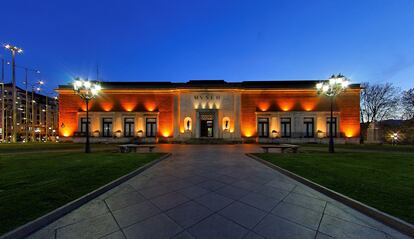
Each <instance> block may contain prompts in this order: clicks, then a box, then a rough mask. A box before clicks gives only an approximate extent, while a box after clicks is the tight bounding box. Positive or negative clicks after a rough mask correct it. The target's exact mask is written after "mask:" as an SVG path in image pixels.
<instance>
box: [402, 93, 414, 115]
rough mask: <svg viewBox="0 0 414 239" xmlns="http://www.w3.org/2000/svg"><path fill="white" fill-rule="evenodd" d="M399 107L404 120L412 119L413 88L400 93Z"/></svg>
mask: <svg viewBox="0 0 414 239" xmlns="http://www.w3.org/2000/svg"><path fill="white" fill-rule="evenodd" d="M401 106H402V108H403V116H404V118H406V119H413V118H414V88H411V89H409V90H407V91H404V92H403V93H402V97H401Z"/></svg>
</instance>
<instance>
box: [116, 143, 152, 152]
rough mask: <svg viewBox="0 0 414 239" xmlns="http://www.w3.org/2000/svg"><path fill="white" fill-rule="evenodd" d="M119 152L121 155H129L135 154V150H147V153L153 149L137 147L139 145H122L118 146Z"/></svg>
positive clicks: (146, 146) (148, 146)
mask: <svg viewBox="0 0 414 239" xmlns="http://www.w3.org/2000/svg"><path fill="white" fill-rule="evenodd" d="M118 147H119V151H120V152H121V153H129V152H131V151H134V152H135V153H136V152H137V149H146V148H147V149H148V151H149V152H152V151H153V150H154V148H155V146H154V145H139V144H123V145H118Z"/></svg>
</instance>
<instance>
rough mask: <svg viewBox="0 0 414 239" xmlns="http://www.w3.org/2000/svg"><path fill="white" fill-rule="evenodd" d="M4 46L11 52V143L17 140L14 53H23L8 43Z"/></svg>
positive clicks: (20, 49)
mask: <svg viewBox="0 0 414 239" xmlns="http://www.w3.org/2000/svg"><path fill="white" fill-rule="evenodd" d="M4 48H6V49H7V50H9V51H10V52H11V54H12V83H13V118H12V121H13V122H12V125H13V126H12V127H13V129H12V138H11V141H12V142H13V143H15V142H16V141H17V127H16V126H17V124H16V121H17V110H16V95H17V91H16V63H15V58H16V53H23V49H22V48H19V47H16V46H13V45H10V44H6V45H4Z"/></svg>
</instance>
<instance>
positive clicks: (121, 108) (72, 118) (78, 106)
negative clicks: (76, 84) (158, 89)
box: [59, 91, 174, 136]
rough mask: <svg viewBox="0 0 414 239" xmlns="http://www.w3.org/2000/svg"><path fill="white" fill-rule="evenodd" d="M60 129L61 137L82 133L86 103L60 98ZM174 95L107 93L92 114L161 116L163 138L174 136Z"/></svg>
mask: <svg viewBox="0 0 414 239" xmlns="http://www.w3.org/2000/svg"><path fill="white" fill-rule="evenodd" d="M59 103H60V105H59V107H60V109H59V124H60V126H62V124H63V125H64V127H63V128H62V127H60V128H59V134H60V135H61V136H72V135H73V133H74V132H76V131H77V130H78V129H77V128H78V119H77V113H78V112H82V111H85V104H84V102H83V101H82V100H81V99H80V98H79V97H78V96H76V95H73V94H67V93H64V94H60V95H59ZM173 103H174V98H173V94H168V93H151V91H149V93H144V94H142V93H128V91H126V92H125V93H105V92H104V93H103V94H102V95H101V96H99V97H97V98H96V99H94V100H92V101H91V102H90V106H89V110H90V111H91V112H108V111H112V112H159V118H158V120H159V122H158V126H159V135H160V136H171V135H172V133H173Z"/></svg>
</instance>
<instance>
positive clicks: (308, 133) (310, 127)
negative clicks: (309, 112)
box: [303, 117, 315, 138]
mask: <svg viewBox="0 0 414 239" xmlns="http://www.w3.org/2000/svg"><path fill="white" fill-rule="evenodd" d="M303 123H304V124H305V138H313V137H314V131H315V124H314V119H313V118H311V117H305V118H303Z"/></svg>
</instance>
